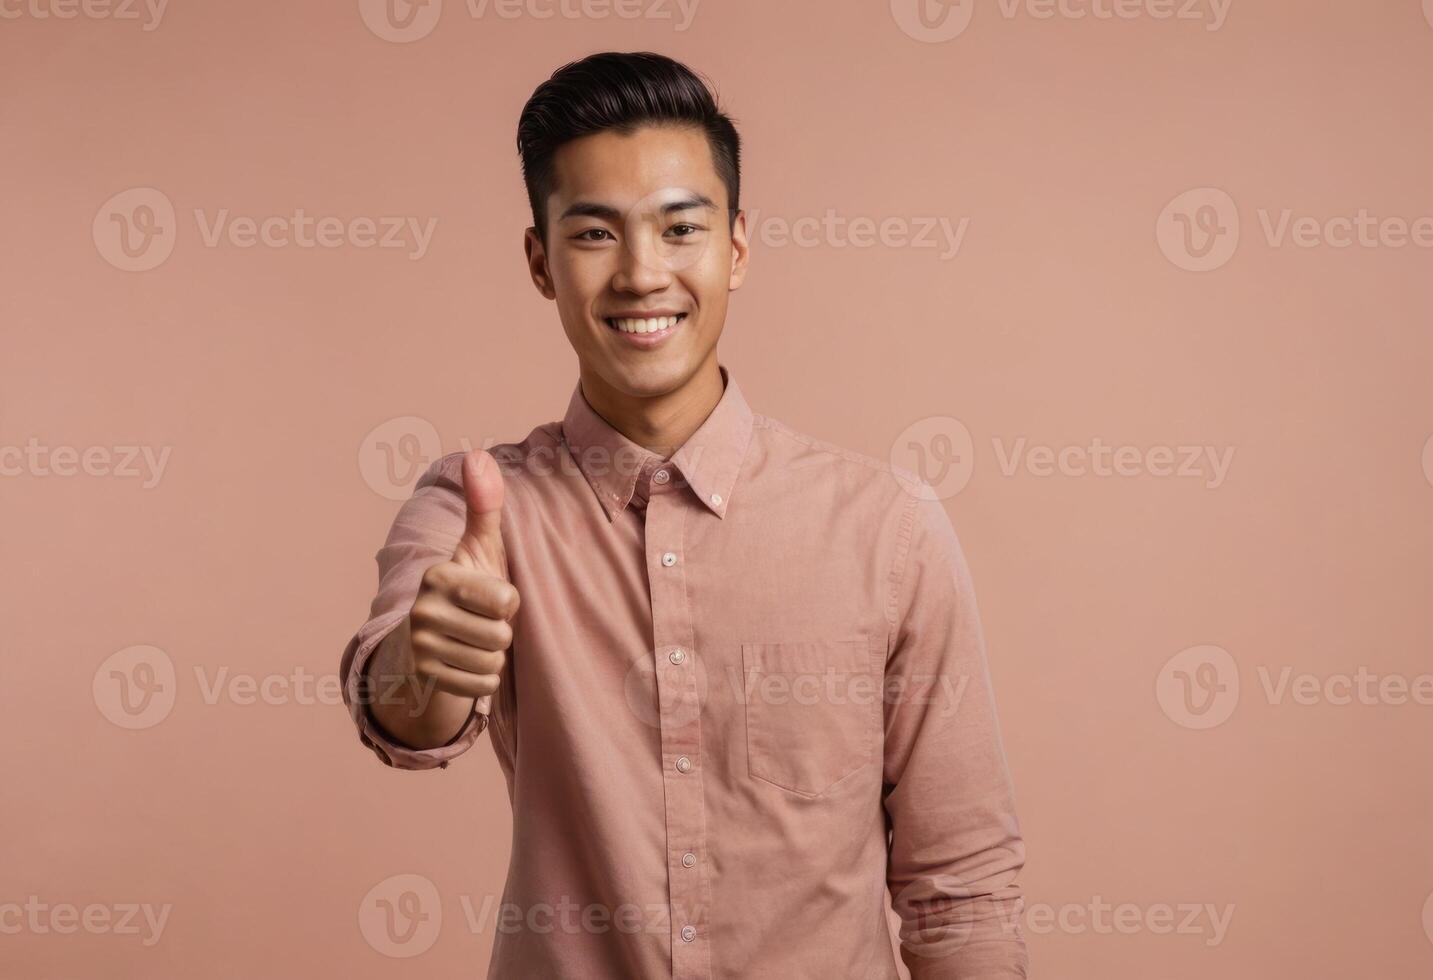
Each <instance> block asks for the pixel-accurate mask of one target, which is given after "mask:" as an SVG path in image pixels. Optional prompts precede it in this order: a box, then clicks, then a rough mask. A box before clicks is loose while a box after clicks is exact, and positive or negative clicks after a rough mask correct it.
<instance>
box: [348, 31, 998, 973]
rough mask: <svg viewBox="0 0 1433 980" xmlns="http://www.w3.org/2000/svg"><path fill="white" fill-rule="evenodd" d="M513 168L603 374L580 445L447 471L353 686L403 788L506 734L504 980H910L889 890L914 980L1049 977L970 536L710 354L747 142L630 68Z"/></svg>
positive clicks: (403, 541) (418, 521)
mask: <svg viewBox="0 0 1433 980" xmlns="http://www.w3.org/2000/svg"><path fill="white" fill-rule="evenodd" d="M518 148H519V151H520V153H521V156H522V163H523V173H524V178H525V180H526V182H527V188H528V194H529V197H530V200H531V205H532V213H533V226H532V227H531V228H529V229H528V230H527V235H526V250H527V258H528V268H529V271H530V273H531V275H532V280H533V282H534V283H535V284H536V286H537V288H538V290H539V291H540V292H541V293H542V294H543V295H544V296H546V297H547V298H548V299H550V300H553V301H555V302H556V304H557V313H558V316H559V318H560V319H561V321H562V327H563V330H564V331H565V332H566V334H567V338H568V340H569V341H570V342H571V344H572V346H573V348H574V350H576V352H577V359H578V364H579V380H578V383H577V384H576V386H575V387H574V388H573V391H572V397H571V400H570V402H569V403H568V406H567V412H566V415H565V416H564V418H563V419H562V421H561V422H550V423H548V424H546V425H542V426H539V427H538V428H536V429H534V430H533V431H532V433H531V434H529V435H528V437H527V438H526V439H524V440H523V441H522V442H520V443H516V444H505V445H502V446H498V447H495V449H494V450H493V452H492V453H487V452H484V451H481V450H478V451H474V452H472V453H470V454H467V455H464V454H460V453H454V454H452V455H449V456H445V457H444V458H442V459H440V460H438V461H437V462H436V463H434V464H433V466H432V467H431V468H430V469H429V470H428V471H427V473H425V474H424V475H423V477H422V478H421V479H420V480H419V481H418V484H417V487H416V489H415V491H414V493H413V496H412V497H411V499H409V500H408V501H407V502H405V503H404V504H403V506H402V508H401V510H400V511H399V513H398V516H397V518H396V520H395V522H394V524H393V527H392V530H391V532H390V533H389V536H388V540H387V543H386V544H385V545H384V546H383V548H382V549H381V550H380V551H379V552H378V556H377V557H378V566H379V575H380V578H379V588H378V594H377V597H376V598H375V599H374V601H373V606H372V613H371V616H370V618H369V620H368V622H367V623H366V624H364V626H363V627H362V628H361V629H360V630H359V631H358V633H357V635H356V636H354V637H353V639H352V641H351V642H350V643H349V645H348V648H347V649H346V650H345V652H344V655H343V664H342V672H343V680H344V692H345V698H346V700H347V701H348V704H349V706H350V710H351V713H352V715H353V718H354V720H355V722H356V723H357V725H358V729H359V733H360V737H361V739H362V741H363V742H364V744H366V745H368V746H369V747H371V748H372V749H373V750H374V751H375V752H376V753H377V754H378V757H379V758H380V759H382V760H383V761H384V762H385V763H387V764H389V765H391V766H398V767H401V768H406V769H430V768H434V767H446V766H447V765H448V763H449V761H451V760H452V759H453V758H454V757H455V756H457V755H459V754H461V753H462V752H464V751H466V750H467V749H468V748H469V747H470V746H472V744H473V743H474V742H475V741H476V740H477V739H478V737H479V736H480V735H481V734H482V733H483V732H484V731H487V732H488V733H489V735H490V738H491V740H492V745H493V749H494V751H495V752H496V753H497V757H498V761H499V763H500V765H501V768H502V771H503V773H504V775H505V777H506V779H507V787H508V795H509V798H510V800H511V803H512V808H513V839H512V858H511V868H510V872H509V875H508V879H507V885H506V890H505V894H504V896H503V903H504V907H505V908H507V907H511V908H512V909H513V910H514V911H515V913H516V914H515V915H513V916H511V917H510V918H504V919H502V920H500V922H499V928H498V931H497V934H496V937H495V940H494V948H493V958H492V962H491V965H490V967H489V972H488V976H489V977H499V978H504V980H510V978H511V980H518V978H520V980H528V978H541V980H557V978H573V980H605V978H612V980H628V978H654V977H671V978H674V980H676V978H680V980H698V978H701V980H707V978H745V980H755V978H781V980H786V978H795V977H825V978H832V980H834V978H837V977H840V978H847V977H851V978H860V980H877V978H882V980H884V978H893V977H896V976H897V967H896V962H895V957H894V956H893V955H892V953H891V944H890V938H889V932H888V926H887V918H886V905H885V898H886V889H887V886H889V889H890V894H891V896H892V899H893V902H894V908H895V911H896V912H897V913H898V914H899V916H900V917H901V920H902V928H901V958H902V959H903V960H904V961H905V963H906V964H907V966H908V967H909V969H910V971H911V974H912V976H913V977H915V978H916V980H936V978H940V980H947V978H949V980H954V978H961V980H974V978H997V977H1002V978H1004V977H1024V976H1025V975H1026V952H1025V945H1024V939H1023V933H1022V932H1021V929H1020V926H1019V914H1020V910H1021V894H1020V889H1019V886H1018V884H1017V882H1016V877H1017V874H1018V872H1019V870H1020V868H1021V866H1022V865H1023V863H1024V843H1023V840H1022V837H1021V834H1020V830H1019V825H1018V822H1017V820H1016V816H1015V811H1014V805H1013V799H1012V790H1011V782H1010V778H1009V774H1008V771H1007V767H1006V761H1005V757H1004V753H1003V749H1002V745H1001V740H1000V735H999V730H998V725H997V719H996V712H995V704H994V698H993V695H992V691H991V686H990V679H989V674H988V671H987V667H986V662H985V653H984V649H983V641H982V637H981V630H980V625H979V621H978V617H977V612H976V606H975V597H974V593H973V591H972V588H971V581H970V575H969V573H968V570H967V567H966V563H965V560H964V558H963V556H962V554H961V549H960V546H959V544H958V543H957V540H956V536H955V532H954V531H953V529H952V527H951V524H950V520H949V518H948V517H947V515H946V513H945V510H944V508H943V507H942V505H941V504H940V503H939V501H938V500H937V499H935V497H934V495H933V494H930V493H929V492H928V490H929V488H928V487H926V486H925V485H924V484H923V483H921V482H920V481H919V480H918V479H917V478H916V476H915V475H914V474H911V473H909V472H906V471H903V470H895V469H893V468H892V467H890V466H889V465H883V464H881V463H880V462H879V461H877V460H875V459H873V458H869V457H866V456H862V455H859V454H856V453H853V452H849V451H846V450H844V449H841V448H839V447H837V446H834V445H831V444H828V443H824V442H821V441H818V440H816V439H813V438H810V437H808V436H805V435H802V434H801V433H799V432H795V431H793V430H792V429H790V428H788V427H787V426H785V425H783V424H782V423H780V422H778V421H776V420H775V419H772V418H769V417H767V416H764V415H760V414H757V413H755V412H753V411H752V409H751V408H750V407H748V405H747V402H746V399H745V397H744V395H743V392H742V391H741V389H739V388H738V387H737V383H736V380H735V378H734V377H733V376H732V374H731V371H730V369H729V368H728V367H727V366H726V365H724V364H721V363H719V361H718V358H717V340H718V338H719V337H720V335H721V331H722V327H723V325H724V323H725V320H726V313H727V301H728V295H729V293H730V291H731V290H733V289H736V288H738V287H739V286H740V285H741V282H742V279H743V277H744V276H745V274H746V268H747V259H748V252H747V230H746V226H745V219H744V216H743V215H742V213H741V212H740V210H739V207H738V189H739V173H740V155H739V141H738V138H737V133H736V130H735V128H734V127H733V126H732V123H731V121H730V120H729V119H728V118H727V116H725V115H724V114H722V113H721V112H719V111H718V109H717V106H716V104H715V102H714V100H713V99H712V96H711V93H710V91H709V90H708V89H707V87H706V86H705V85H704V84H703V83H702V81H701V80H699V79H698V78H697V77H696V76H695V75H693V74H692V73H691V72H690V71H689V70H688V69H687V68H685V67H684V66H682V65H680V64H678V63H677V62H675V61H672V60H671V59H668V58H665V57H661V56H659V55H655V54H647V53H642V54H617V53H605V54H598V55H593V56H592V57H589V58H586V59H584V60H583V61H580V62H577V63H575V64H570V65H567V66H565V67H563V68H562V69H560V70H559V71H557V72H556V73H555V74H554V75H553V76H552V78H551V79H550V80H549V81H547V82H544V83H543V84H542V85H541V86H539V87H538V89H537V91H536V92H535V93H534V94H533V96H532V98H531V99H530V100H529V101H528V103H527V105H526V106H525V108H524V109H523V113H522V118H521V120H520V121H519V124H518ZM512 367H513V366H512V365H504V368H505V369H508V370H511V369H512ZM533 367H534V368H536V367H538V365H534V366H533ZM852 391H853V393H854V394H855V395H856V396H857V397H859V391H858V389H857V388H856V387H854V386H853V388H852ZM395 680H396V681H397V683H393V681H395Z"/></svg>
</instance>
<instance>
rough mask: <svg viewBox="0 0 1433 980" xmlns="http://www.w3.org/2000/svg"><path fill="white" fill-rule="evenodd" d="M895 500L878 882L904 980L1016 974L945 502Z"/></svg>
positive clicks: (996, 787) (1013, 842) (980, 700)
mask: <svg viewBox="0 0 1433 980" xmlns="http://www.w3.org/2000/svg"><path fill="white" fill-rule="evenodd" d="M921 489H922V490H924V491H925V493H924V494H919V493H912V495H911V496H910V497H909V498H907V499H906V500H905V501H904V506H903V510H902V513H901V517H900V521H899V525H898V531H897V535H896V546H895V549H894V559H893V563H892V569H891V581H892V591H891V596H892V599H891V627H892V631H891V637H892V639H891V646H890V651H889V654H888V657H887V663H886V691H887V696H886V702H885V756H884V766H885V770H884V782H885V786H884V803H885V808H886V813H887V815H888V817H889V822H890V831H891V839H890V853H889V861H888V865H887V884H888V885H889V887H890V891H891V897H892V902H893V907H894V909H895V911H896V913H897V914H898V915H899V916H900V920H901V924H900V939H901V958H902V960H904V962H905V964H906V966H907V967H908V968H909V969H910V971H911V977H912V978H913V980H957V978H958V980H976V978H979V980H994V978H1010V977H1025V976H1026V973H1027V969H1028V957H1027V952H1026V948H1025V938H1024V930H1023V927H1022V926H1021V922H1020V919H1021V915H1022V913H1023V907H1024V905H1023V902H1024V900H1023V897H1022V894H1021V890H1020V886H1019V884H1018V883H1017V877H1018V875H1019V872H1020V869H1021V868H1022V867H1023V866H1024V863H1025V845H1024V839H1023V837H1022V836H1021V832H1020V826H1019V822H1018V820H1017V819H1016V815H1015V804H1014V791H1013V786H1012V782H1011V778H1010V773H1009V769H1008V766H1007V763H1006V759H1005V753H1004V748H1003V746H1002V742H1001V736H1000V728H999V722H998V718H997V716H996V709H995V697H994V692H993V689H992V685H991V681H990V673H989V669H988V666H987V663H986V656H985V645H984V637H983V634H982V630H981V626H980V618H979V614H978V612H977V609H976V604H975V591H974V587H973V585H972V583H971V577H970V571H969V568H968V567H967V565H966V561H965V556H964V554H963V552H962V550H961V547H960V543H959V541H958V540H957V538H956V534H955V529H954V527H953V526H952V525H951V521H950V517H949V516H948V515H947V514H946V511H945V508H944V506H943V505H942V504H941V502H940V501H939V500H938V499H934V495H933V494H931V493H930V492H929V489H928V487H926V486H925V485H924V484H922V486H921Z"/></svg>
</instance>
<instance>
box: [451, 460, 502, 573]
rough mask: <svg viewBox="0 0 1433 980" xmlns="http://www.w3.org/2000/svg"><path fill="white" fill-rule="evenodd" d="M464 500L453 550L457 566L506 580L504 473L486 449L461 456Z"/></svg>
mask: <svg viewBox="0 0 1433 980" xmlns="http://www.w3.org/2000/svg"><path fill="white" fill-rule="evenodd" d="M463 499H464V501H465V502H466V504H467V521H466V524H465V525H464V527H463V536H462V537H461V538H459V539H458V546H457V548H455V549H454V551H453V560H454V561H455V562H457V563H458V564H460V565H463V566H466V567H468V568H474V569H477V570H479V571H484V572H487V573H488V574H489V575H497V576H499V577H501V578H504V579H506V578H507V577H508V565H507V549H505V548H504V547H503V534H502V520H503V474H502V471H501V470H500V469H498V461H497V460H496V459H495V458H493V455H492V453H490V452H488V451H487V450H486V449H474V450H472V451H471V452H469V453H468V455H467V456H465V457H463Z"/></svg>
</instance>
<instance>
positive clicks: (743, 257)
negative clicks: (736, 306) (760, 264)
mask: <svg viewBox="0 0 1433 980" xmlns="http://www.w3.org/2000/svg"><path fill="white" fill-rule="evenodd" d="M750 258H751V248H750V245H749V244H748V243H747V239H746V212H745V211H740V210H739V211H737V213H736V220H735V221H733V222H732V225H731V276H730V278H729V279H728V280H727V288H728V289H740V288H741V284H742V283H743V282H745V281H746V265H747V262H748V261H749V260H750Z"/></svg>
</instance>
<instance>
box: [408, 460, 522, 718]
mask: <svg viewBox="0 0 1433 980" xmlns="http://www.w3.org/2000/svg"><path fill="white" fill-rule="evenodd" d="M463 497H464V499H465V501H466V506H467V520H466V523H465V526H464V528H463V535H462V537H461V538H459V539H458V544H457V546H456V547H455V548H454V549H453V557H452V560H450V561H445V562H440V563H439V564H437V565H434V566H433V567H431V568H429V569H428V571H427V572H425V573H424V575H423V581H422V584H421V585H420V586H419V588H418V595H417V598H416V599H415V600H414V602H413V608H412V611H411V612H410V613H409V614H408V640H409V644H410V646H411V649H412V654H413V674H414V676H416V678H417V679H418V681H419V684H420V685H421V686H422V688H423V689H424V690H428V689H429V688H430V687H432V688H436V689H437V690H438V691H440V692H446V693H448V694H451V695H456V696H458V697H459V698H461V699H462V701H461V705H462V706H463V707H464V708H465V709H466V710H465V711H464V714H463V717H466V712H467V711H471V709H472V704H471V700H470V699H472V698H478V697H483V696H485V695H488V694H492V693H493V692H494V691H496V690H497V689H498V685H499V683H500V680H501V677H500V675H501V673H502V669H503V666H504V664H505V663H506V662H507V654H506V652H505V651H507V650H508V649H509V648H510V647H511V646H512V639H513V631H512V626H511V620H512V618H513V616H514V615H515V614H516V613H517V609H518V604H519V602H520V598H519V596H518V591H517V589H516V587H514V586H513V584H512V582H511V581H510V579H509V576H508V563H507V550H506V549H505V548H504V547H503V535H502V508H503V475H502V472H501V471H500V470H499V469H498V464H497V460H496V459H494V458H493V456H492V454H491V453H489V452H487V451H486V450H484V449H475V450H473V451H472V452H470V453H468V455H467V456H466V457H465V458H464V459H463ZM456 707H457V706H454V705H450V706H449V707H448V708H447V711H446V712H445V713H446V714H449V715H451V714H452V713H453V712H454V710H455V708H456Z"/></svg>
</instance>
